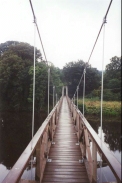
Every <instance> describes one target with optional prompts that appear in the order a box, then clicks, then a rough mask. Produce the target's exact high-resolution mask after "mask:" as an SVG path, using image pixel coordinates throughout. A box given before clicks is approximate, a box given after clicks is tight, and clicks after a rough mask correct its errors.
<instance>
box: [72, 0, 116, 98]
mask: <svg viewBox="0 0 122 183" xmlns="http://www.w3.org/2000/svg"><path fill="white" fill-rule="evenodd" d="M112 1H113V0H111V1H110V3H109V6H108V8H107V11H106V14H105V16H104V19H103V22H102V25H101V27H100V30H99V32H98V35H97V38H96V40H95V43H94V45H93V48H92V51H91V53H90V56H89V58H88V61H87V62H86V64H85V66H84V69H85V70H86V67H87V64H88V63H89V61H90V59H91V56H92V54H93V51H94V48H95V46H96V43H97V41H98V38H99V36H100V33H101V30H102V27H103V25H104V24H105V23H106V22H105V21H106V19H107V15H108V12H109V9H110V6H111V3H112ZM83 75H84V71H83V73H82V75H81V78H80V81H79V83H78V86H77V87H79V86H80V83H81V81H82V78H83ZM76 92H77V88H76V91H75V93H74V95H75V94H76ZM74 95H73V96H74Z"/></svg>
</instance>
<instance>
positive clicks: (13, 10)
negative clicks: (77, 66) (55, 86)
mask: <svg viewBox="0 0 122 183" xmlns="http://www.w3.org/2000/svg"><path fill="white" fill-rule="evenodd" d="M32 3H33V7H34V11H35V14H36V18H37V23H38V26H39V30H40V33H41V37H42V42H43V45H44V49H45V52H46V56H47V60H48V61H51V62H52V63H53V64H54V65H55V66H57V67H59V68H63V66H65V64H66V63H68V62H71V61H78V60H83V61H84V62H87V61H88V58H89V56H90V53H91V50H92V47H93V44H94V42H95V39H96V37H97V34H98V32H99V29H100V26H101V24H102V21H103V17H104V15H105V13H106V10H107V8H108V5H109V3H110V0H32ZM0 22H1V24H0V43H4V42H6V41H10V40H13V41H20V42H27V43H29V44H31V45H34V24H33V16H32V12H31V8H30V4H29V0H0ZM102 40H103V31H102V33H101V35H100V38H99V40H98V42H97V45H96V47H95V50H94V52H93V55H92V57H91V59H90V62H89V63H90V64H91V66H92V67H96V68H97V69H99V70H101V68H102V47H103V43H102ZM36 47H37V48H38V49H40V51H41V52H42V48H41V44H40V41H39V38H38V34H36ZM42 55H43V53H42ZM114 56H119V57H120V56H121V0H113V2H112V5H111V8H110V11H109V13H108V16H107V24H106V26H105V61H104V66H106V64H108V63H110V59H111V58H112V57H114ZM43 58H44V55H43Z"/></svg>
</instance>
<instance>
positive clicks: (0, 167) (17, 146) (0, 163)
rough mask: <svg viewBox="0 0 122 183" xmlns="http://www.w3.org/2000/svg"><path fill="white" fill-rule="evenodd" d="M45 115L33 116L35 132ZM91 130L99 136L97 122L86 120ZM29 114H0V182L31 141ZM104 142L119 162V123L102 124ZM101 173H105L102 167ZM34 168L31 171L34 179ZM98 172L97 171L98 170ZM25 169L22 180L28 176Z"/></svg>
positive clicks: (30, 116) (30, 118)
mask: <svg viewBox="0 0 122 183" xmlns="http://www.w3.org/2000/svg"><path fill="white" fill-rule="evenodd" d="M45 117H46V114H40V113H39V114H35V132H36V131H37V130H38V128H39V127H40V125H41V124H42V122H43V121H44V119H45ZM88 121H89V123H90V125H91V126H92V127H93V129H94V130H95V131H96V132H97V133H98V134H99V129H100V128H99V126H100V125H99V122H94V121H93V120H88ZM31 123H32V115H31V113H16V114H15V113H14V114H13V113H2V114H0V182H2V180H3V179H4V178H5V176H6V175H7V173H8V172H9V170H10V169H11V167H13V165H14V164H15V162H16V161H17V159H18V158H19V156H20V155H21V153H22V152H23V150H24V149H25V148H26V146H27V145H28V143H29V141H30V140H31V127H32V126H31ZM103 134H104V141H105V142H106V143H107V144H109V145H108V146H109V148H110V150H111V151H112V153H114V155H115V157H116V158H117V159H118V161H119V162H120V160H121V123H118V122H103ZM104 170H105V171H103V172H107V171H108V169H107V170H106V167H104ZM34 172H35V168H33V171H32V177H33V179H34V174H35V173H34ZM98 172H99V169H98ZM30 174H31V171H30V169H28V170H27V169H26V171H25V172H24V174H23V176H24V177H23V178H26V177H28V176H30Z"/></svg>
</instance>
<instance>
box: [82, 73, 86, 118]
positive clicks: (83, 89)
mask: <svg viewBox="0 0 122 183" xmlns="http://www.w3.org/2000/svg"><path fill="white" fill-rule="evenodd" d="M85 74H86V70H85V69H84V85H83V115H84V100H85Z"/></svg>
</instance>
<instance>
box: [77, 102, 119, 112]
mask: <svg viewBox="0 0 122 183" xmlns="http://www.w3.org/2000/svg"><path fill="white" fill-rule="evenodd" d="M78 105H79V109H80V110H81V112H82V107H83V101H82V99H79V101H78ZM102 106H103V115H104V116H121V102H118V101H103V104H102ZM84 109H85V114H92V115H100V113H101V101H99V100H98V99H96V98H94V99H89V98H86V99H85V105H84Z"/></svg>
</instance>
